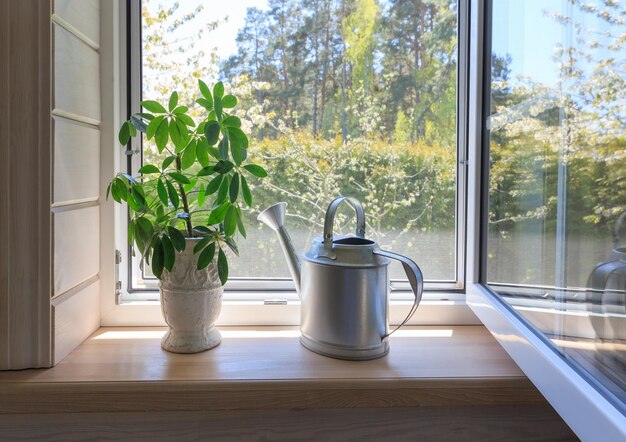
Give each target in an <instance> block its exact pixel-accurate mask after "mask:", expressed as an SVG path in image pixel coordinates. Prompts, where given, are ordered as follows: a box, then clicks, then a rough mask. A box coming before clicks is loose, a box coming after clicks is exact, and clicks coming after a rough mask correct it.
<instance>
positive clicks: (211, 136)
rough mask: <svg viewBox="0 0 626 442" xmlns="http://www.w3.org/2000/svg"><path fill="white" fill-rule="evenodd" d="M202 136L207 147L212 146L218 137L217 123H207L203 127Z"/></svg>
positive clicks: (218, 127)
mask: <svg viewBox="0 0 626 442" xmlns="http://www.w3.org/2000/svg"><path fill="white" fill-rule="evenodd" d="M204 135H205V136H206V141H207V143H209V146H214V145H215V143H217V140H218V139H219V137H220V125H219V123H218V122H217V121H209V122H208V123H207V124H206V126H204Z"/></svg>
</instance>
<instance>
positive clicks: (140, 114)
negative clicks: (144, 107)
mask: <svg viewBox="0 0 626 442" xmlns="http://www.w3.org/2000/svg"><path fill="white" fill-rule="evenodd" d="M134 116H135V117H137V118H143V119H144V120H148V121H152V120H154V115H152V114H149V113H146V112H137V113H136V114H134Z"/></svg>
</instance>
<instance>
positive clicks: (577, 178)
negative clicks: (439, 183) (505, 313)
mask: <svg viewBox="0 0 626 442" xmlns="http://www.w3.org/2000/svg"><path fill="white" fill-rule="evenodd" d="M621 3H622V4H621V5H620V2H609V1H586V2H581V1H578V0H571V1H560V0H559V1H557V0H554V1H539V0H528V1H524V2H520V1H514V0H493V1H492V2H491V8H492V11H491V19H492V39H491V46H492V48H491V49H492V50H491V60H490V67H491V75H490V92H491V94H490V103H489V106H490V108H489V117H488V119H487V121H486V125H487V129H488V131H489V132H488V133H489V140H488V141H489V149H490V170H489V174H490V175H489V220H488V238H487V257H486V258H487V272H486V278H487V282H488V283H489V284H490V285H491V287H492V289H493V290H494V291H496V292H497V293H498V294H500V295H501V296H502V298H503V299H504V300H505V301H507V302H508V303H509V304H510V305H511V307H513V308H514V309H515V310H516V311H517V312H518V313H520V314H521V315H522V316H523V317H524V318H525V319H526V320H528V321H529V322H530V323H531V324H532V325H533V326H534V327H535V328H536V329H538V330H539V331H540V332H542V333H543V334H544V335H545V336H546V337H547V338H549V339H551V341H552V342H553V344H554V345H555V346H556V347H557V348H558V349H559V351H560V352H561V354H563V355H564V356H566V357H567V358H568V359H569V360H571V361H573V362H574V364H575V365H576V366H577V367H579V368H584V370H585V372H586V373H587V374H590V375H591V376H592V377H593V378H594V379H595V380H597V381H599V383H600V384H601V385H602V386H600V387H598V388H600V389H604V390H603V391H606V390H608V391H610V392H611V393H610V394H609V395H608V396H610V397H611V398H612V399H613V400H614V401H615V403H616V404H618V406H619V407H621V408H622V409H626V406H625V405H624V400H625V399H626V358H625V357H624V355H625V354H626V353H625V339H626V322H625V321H626V316H625V315H626V311H625V304H626V260H625V254H626V229H625V228H624V226H623V224H624V218H625V217H626V215H623V214H624V213H625V212H626V37H625V35H626V34H625V33H624V32H625V31H624V29H626V11H625V10H624V7H623V2H621Z"/></svg>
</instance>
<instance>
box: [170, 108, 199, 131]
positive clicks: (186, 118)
mask: <svg viewBox="0 0 626 442" xmlns="http://www.w3.org/2000/svg"><path fill="white" fill-rule="evenodd" d="M178 109H180V107H179V108H178ZM185 109H187V108H185ZM174 113H176V109H174ZM176 118H179V119H180V120H181V121H182V122H183V123H185V124H186V125H187V126H189V127H194V126H195V125H196V122H195V121H193V118H191V117H190V116H189V115H187V114H181V113H176Z"/></svg>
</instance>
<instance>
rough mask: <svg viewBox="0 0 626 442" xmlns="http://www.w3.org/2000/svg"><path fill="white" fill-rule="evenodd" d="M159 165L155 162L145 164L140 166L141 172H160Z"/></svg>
mask: <svg viewBox="0 0 626 442" xmlns="http://www.w3.org/2000/svg"><path fill="white" fill-rule="evenodd" d="M160 172H161V171H160V170H159V168H158V167H156V166H155V165H153V164H146V165H145V166H143V167H141V168H139V173H143V174H148V173H160Z"/></svg>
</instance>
